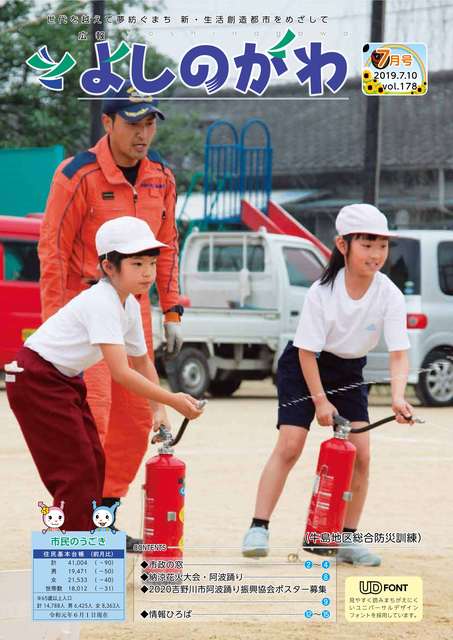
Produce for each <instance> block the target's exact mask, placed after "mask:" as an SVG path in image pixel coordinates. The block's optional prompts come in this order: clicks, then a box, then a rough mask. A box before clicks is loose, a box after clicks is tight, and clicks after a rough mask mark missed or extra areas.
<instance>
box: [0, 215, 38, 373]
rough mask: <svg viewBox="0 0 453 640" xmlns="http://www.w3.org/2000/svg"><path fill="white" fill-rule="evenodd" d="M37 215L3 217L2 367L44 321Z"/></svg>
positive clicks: (0, 277)
mask: <svg viewBox="0 0 453 640" xmlns="http://www.w3.org/2000/svg"><path fill="white" fill-rule="evenodd" d="M40 228H41V221H40V220H39V219H37V218H19V217H15V216H0V327H1V331H0V367H1V368H3V365H4V364H5V362H9V361H10V360H11V359H12V358H13V357H14V355H15V354H16V352H17V350H18V349H19V347H20V345H21V344H22V343H23V341H24V340H25V339H26V338H27V336H28V335H30V333H31V332H33V331H34V330H35V329H36V328H37V327H38V326H39V325H40V323H41V303H40V298H39V260H38V253H37V243H38V238H39V231H40Z"/></svg>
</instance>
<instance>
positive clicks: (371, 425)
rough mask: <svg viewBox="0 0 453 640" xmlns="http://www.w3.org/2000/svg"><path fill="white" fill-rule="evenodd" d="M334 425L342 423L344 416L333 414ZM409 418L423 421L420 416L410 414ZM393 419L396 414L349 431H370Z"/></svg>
mask: <svg viewBox="0 0 453 640" xmlns="http://www.w3.org/2000/svg"><path fill="white" fill-rule="evenodd" d="M335 418H336V419H335V427H337V426H339V425H341V424H344V422H343V421H344V418H342V417H341V416H335ZM337 418H339V420H338V421H337ZM410 419H411V420H413V421H414V422H420V423H423V422H424V420H421V418H415V417H414V416H411V418H410ZM393 420H396V415H393V416H388V418H382V420H378V421H377V422H373V423H372V424H368V425H367V426H366V427H360V428H357V429H351V430H350V432H349V433H365V431H371V429H376V427H380V426H381V425H383V424H386V423H387V422H392V421H393Z"/></svg>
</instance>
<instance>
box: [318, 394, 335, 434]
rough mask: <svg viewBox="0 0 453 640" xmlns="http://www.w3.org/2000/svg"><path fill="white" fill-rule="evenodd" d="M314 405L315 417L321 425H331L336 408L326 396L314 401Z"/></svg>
mask: <svg viewBox="0 0 453 640" xmlns="http://www.w3.org/2000/svg"><path fill="white" fill-rule="evenodd" d="M315 407H316V419H317V421H318V423H319V424H320V425H321V427H331V426H332V425H333V417H334V416H336V415H337V414H338V411H337V408H336V407H334V406H333V404H332V403H331V402H329V401H328V400H327V398H324V399H323V400H320V401H319V402H316V403H315Z"/></svg>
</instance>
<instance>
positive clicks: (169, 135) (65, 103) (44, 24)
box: [0, 0, 202, 189]
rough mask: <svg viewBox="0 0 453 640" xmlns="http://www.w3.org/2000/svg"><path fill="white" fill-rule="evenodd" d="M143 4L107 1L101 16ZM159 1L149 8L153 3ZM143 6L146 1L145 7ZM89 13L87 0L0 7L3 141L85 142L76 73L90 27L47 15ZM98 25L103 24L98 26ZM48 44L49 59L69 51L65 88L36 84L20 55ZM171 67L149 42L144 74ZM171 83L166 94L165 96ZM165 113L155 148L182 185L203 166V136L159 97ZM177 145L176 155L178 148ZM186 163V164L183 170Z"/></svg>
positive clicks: (86, 51) (123, 68) (70, 145)
mask: <svg viewBox="0 0 453 640" xmlns="http://www.w3.org/2000/svg"><path fill="white" fill-rule="evenodd" d="M131 5H132V6H134V8H135V9H140V10H144V9H145V6H144V3H137V2H135V3H134V2H128V1H127V0H116V1H113V0H112V1H109V2H106V14H114V15H122V14H124V13H125V11H126V9H127V7H128V6H131ZM161 7H162V5H161V4H158V5H155V6H154V7H152V8H153V9H159V8H161ZM146 9H147V10H149V9H150V7H149V6H148V7H146ZM82 13H85V14H86V13H91V3H90V2H88V1H82V2H77V3H75V2H65V1H64V0H58V2H57V3H52V4H50V3H49V4H45V5H42V6H41V7H39V8H38V9H37V8H36V2H34V1H33V0H9V1H8V2H6V3H5V4H4V5H2V6H0V29H1V36H0V86H1V87H2V91H1V93H0V121H1V122H2V123H3V126H2V137H1V139H0V146H1V147H36V146H38V147H40V146H51V145H55V144H62V145H63V146H64V148H65V151H66V154H67V155H73V154H74V153H76V152H78V151H80V150H82V149H85V148H87V147H88V146H89V130H90V120H89V118H90V114H89V102H88V101H87V100H79V99H78V98H79V97H80V96H81V94H82V91H81V89H80V86H79V75H80V73H81V71H82V70H84V69H87V68H88V67H89V66H90V56H91V41H90V33H89V32H90V25H81V24H72V23H71V22H70V21H69V20H68V23H67V24H55V25H52V24H48V21H47V15H48V14H54V15H58V14H63V15H67V16H71V15H76V16H77V15H78V16H80V15H81V14H82ZM99 29H100V30H101V29H103V27H99ZM82 30H85V31H88V40H79V39H78V33H79V32H80V31H82ZM107 37H108V38H109V40H110V42H111V44H112V45H113V46H116V44H118V43H119V42H120V41H121V40H125V41H126V42H131V41H132V40H133V39H136V40H138V41H140V42H143V41H144V40H143V35H142V34H140V33H136V34H134V33H131V31H130V30H128V31H126V30H125V29H122V28H120V27H117V26H115V30H114V31H112V33H110V32H108V33H107ZM44 44H46V45H47V46H48V49H49V52H50V53H51V55H52V57H53V58H54V59H55V60H60V58H61V57H62V56H63V55H64V53H65V51H69V52H70V53H71V55H72V56H73V57H74V58H75V59H76V60H77V65H76V66H75V67H74V68H73V69H72V70H71V71H69V72H68V73H67V74H66V75H65V76H64V82H65V86H64V91H63V92H61V93H60V92H54V91H49V90H47V89H45V88H44V87H42V86H41V85H40V84H39V83H38V81H37V78H36V74H35V73H34V72H33V70H32V69H30V68H29V67H28V66H27V65H26V64H25V60H26V59H27V58H28V57H29V56H30V55H32V54H33V53H34V52H35V51H37V49H38V48H39V47H40V46H42V45H44ZM127 66H128V62H127V61H122V62H121V63H118V64H117V65H116V66H115V71H117V72H118V73H120V74H121V75H123V77H127ZM165 66H169V67H170V68H174V67H175V62H174V61H173V60H171V59H170V58H168V57H167V56H164V55H162V54H160V53H159V52H158V51H156V49H155V48H153V47H149V48H148V55H147V60H146V74H147V76H148V77H153V76H155V75H157V74H158V73H160V71H161V70H162V69H163V68H164V67H165ZM173 90H174V89H173V87H172V88H170V90H168V91H167V92H166V95H167V96H169V95H171V93H172V91H173ZM161 107H162V109H163V110H164V111H165V114H166V115H167V116H168V117H167V120H166V121H165V123H162V125H161V126H160V127H159V130H158V134H157V138H156V142H155V143H154V144H153V147H154V148H156V149H158V150H159V152H160V153H161V155H162V156H163V157H164V158H165V159H166V160H168V161H169V162H170V164H171V166H172V167H173V169H174V171H175V173H176V179H177V183H178V188H179V189H181V187H185V186H187V184H188V182H189V180H190V173H191V170H194V169H195V167H196V166H197V165H200V164H201V157H202V135H201V132H200V130H199V117H198V115H197V114H196V113H195V112H193V113H184V114H182V113H181V112H179V111H178V110H177V109H176V108H175V107H174V106H172V105H171V101H165V102H162V103H161ZM181 150H182V153H181ZM187 167H190V168H192V169H191V170H189V169H188V168H187Z"/></svg>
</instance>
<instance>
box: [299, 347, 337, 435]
mask: <svg viewBox="0 0 453 640" xmlns="http://www.w3.org/2000/svg"><path fill="white" fill-rule="evenodd" d="M299 361H300V366H301V369H302V373H303V376H304V378H305V382H306V383H307V386H308V388H309V390H310V395H311V396H313V397H312V400H313V403H314V405H315V409H316V419H317V420H318V422H319V424H320V425H321V426H322V427H330V426H332V425H333V416H334V415H336V414H338V411H337V409H336V408H335V407H334V405H333V404H332V403H331V402H329V401H328V400H327V396H326V393H325V391H324V388H323V386H322V382H321V376H320V375H319V367H318V363H317V362H316V355H315V353H313V351H307V350H306V349H299Z"/></svg>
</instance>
